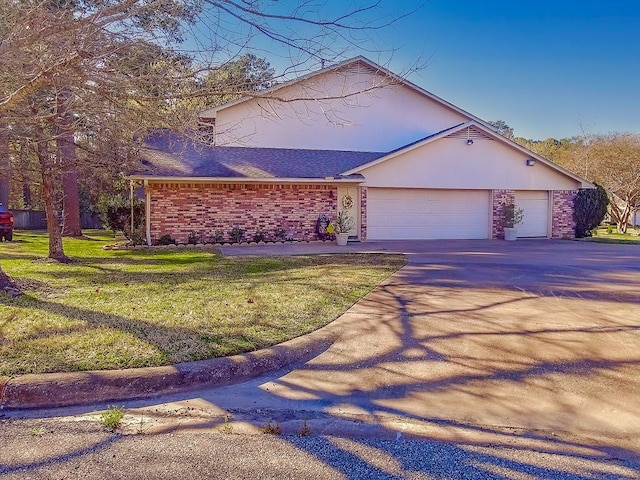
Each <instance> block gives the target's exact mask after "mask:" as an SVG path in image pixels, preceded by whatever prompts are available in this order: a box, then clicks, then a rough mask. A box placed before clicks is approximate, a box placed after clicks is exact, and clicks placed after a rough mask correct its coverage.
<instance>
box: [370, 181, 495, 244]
mask: <svg viewBox="0 0 640 480" xmlns="http://www.w3.org/2000/svg"><path fill="white" fill-rule="evenodd" d="M490 198H491V195H490V192H489V191H488V190H435V189H419V188H374V187H370V188H369V189H368V191H367V231H368V235H367V236H368V238H369V239H371V240H422V239H485V238H489V236H490V229H489V224H490V221H489V219H490V216H491V215H490Z"/></svg>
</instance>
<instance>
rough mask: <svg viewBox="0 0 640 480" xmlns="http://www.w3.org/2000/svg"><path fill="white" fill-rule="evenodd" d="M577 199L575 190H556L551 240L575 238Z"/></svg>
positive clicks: (554, 193)
mask: <svg viewBox="0 0 640 480" xmlns="http://www.w3.org/2000/svg"><path fill="white" fill-rule="evenodd" d="M575 198H576V192H575V191H574V190H556V191H554V192H553V223H552V225H551V238H575V236H576V224H575V222H574V221H573V204H574V201H575Z"/></svg>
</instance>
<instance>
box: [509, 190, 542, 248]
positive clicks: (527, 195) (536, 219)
mask: <svg viewBox="0 0 640 480" xmlns="http://www.w3.org/2000/svg"><path fill="white" fill-rule="evenodd" d="M515 204H516V205H517V206H518V207H520V208H521V209H522V210H523V212H524V219H523V222H522V224H521V225H518V237H526V238H534V237H547V236H549V192H547V191H544V190H517V191H516V192H515Z"/></svg>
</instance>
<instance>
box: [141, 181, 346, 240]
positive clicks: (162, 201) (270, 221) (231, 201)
mask: <svg viewBox="0 0 640 480" xmlns="http://www.w3.org/2000/svg"><path fill="white" fill-rule="evenodd" d="M149 188H150V189H151V192H150V193H151V216H150V219H151V242H152V243H156V242H157V240H158V238H159V237H160V236H161V235H164V234H169V235H171V237H172V238H174V239H175V240H177V241H178V242H181V243H186V242H187V239H188V237H189V234H190V233H191V232H192V231H197V232H198V233H199V234H200V236H201V237H204V239H205V240H206V241H209V240H210V238H211V236H212V235H214V232H215V231H216V230H222V231H223V232H224V235H225V241H229V231H230V230H231V229H232V228H234V227H240V228H242V229H244V230H245V235H244V238H245V240H251V239H252V238H253V235H254V233H256V232H257V231H262V232H264V233H266V234H267V235H268V236H273V233H274V230H275V229H276V228H283V229H284V230H285V231H286V232H287V233H289V234H291V235H292V236H293V238H294V239H296V240H313V239H316V238H317V237H316V233H315V228H316V221H317V219H318V216H319V215H320V214H322V213H325V214H328V215H329V216H331V217H332V218H334V217H335V213H336V208H337V204H336V202H337V201H336V197H337V188H336V187H335V186H332V185H288V184H284V185H272V184H244V185H242V184H197V183H196V184H194V183H191V184H189V183H185V184H174V183H158V184H151V185H150V186H149Z"/></svg>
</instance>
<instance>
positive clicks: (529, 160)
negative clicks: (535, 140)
mask: <svg viewBox="0 0 640 480" xmlns="http://www.w3.org/2000/svg"><path fill="white" fill-rule="evenodd" d="M535 164H536V161H535V160H534V159H533V158H527V167H533V166H534V165H535Z"/></svg>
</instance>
